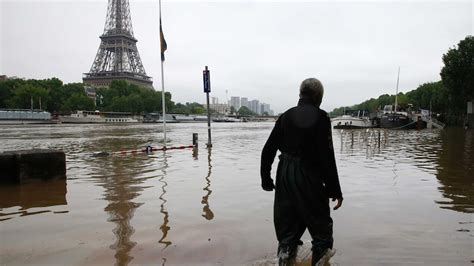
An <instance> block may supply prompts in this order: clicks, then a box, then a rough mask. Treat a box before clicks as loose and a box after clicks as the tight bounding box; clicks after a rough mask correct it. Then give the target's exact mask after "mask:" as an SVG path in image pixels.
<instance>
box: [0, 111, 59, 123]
mask: <svg viewBox="0 0 474 266" xmlns="http://www.w3.org/2000/svg"><path fill="white" fill-rule="evenodd" d="M50 123H55V121H52V120H51V113H49V112H46V111H43V110H28V109H3V110H0V124H2V125H24V124H50Z"/></svg>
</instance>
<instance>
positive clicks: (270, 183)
mask: <svg viewBox="0 0 474 266" xmlns="http://www.w3.org/2000/svg"><path fill="white" fill-rule="evenodd" d="M262 188H263V190H265V191H273V189H274V188H275V185H274V184H273V180H271V179H270V180H267V181H265V182H262Z"/></svg>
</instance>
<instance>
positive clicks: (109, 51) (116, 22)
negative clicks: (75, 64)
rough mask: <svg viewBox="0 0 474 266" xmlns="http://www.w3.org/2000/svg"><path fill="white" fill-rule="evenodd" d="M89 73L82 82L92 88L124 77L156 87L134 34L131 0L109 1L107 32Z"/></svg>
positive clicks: (105, 29)
mask: <svg viewBox="0 0 474 266" xmlns="http://www.w3.org/2000/svg"><path fill="white" fill-rule="evenodd" d="M100 39H101V43H100V46H99V50H98V51H97V55H96V56H95V59H94V63H92V67H91V69H90V71H89V73H84V77H83V79H82V80H83V82H84V83H85V84H86V85H89V86H92V87H105V86H109V85H110V83H111V82H112V81H113V80H125V81H127V82H129V83H133V84H136V85H139V86H143V87H148V88H153V81H152V79H151V77H149V76H147V74H146V72H145V68H144V67H143V64H142V61H141V59H140V55H139V54H138V49H137V45H136V43H137V39H135V37H134V36H133V29H132V19H131V17H130V6H129V3H128V0H109V3H108V7H107V18H106V21H105V27H104V33H103V34H102V35H101V36H100Z"/></svg>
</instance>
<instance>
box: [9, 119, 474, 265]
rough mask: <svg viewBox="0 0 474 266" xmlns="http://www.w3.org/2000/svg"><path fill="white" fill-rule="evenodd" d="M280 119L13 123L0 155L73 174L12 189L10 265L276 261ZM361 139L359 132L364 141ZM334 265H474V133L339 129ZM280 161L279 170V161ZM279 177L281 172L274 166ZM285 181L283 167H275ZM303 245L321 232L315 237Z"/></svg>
mask: <svg viewBox="0 0 474 266" xmlns="http://www.w3.org/2000/svg"><path fill="white" fill-rule="evenodd" d="M272 127H273V123H229V124H225V123H219V124H213V125H212V130H213V131H212V133H213V135H212V137H213V144H214V146H213V148H212V149H210V150H208V149H207V148H206V145H205V143H206V142H207V125H206V124H204V123H196V124H169V125H168V130H169V132H168V134H167V135H168V137H169V139H170V143H169V145H171V146H175V145H179V144H187V145H189V144H191V141H192V133H194V132H195V133H199V149H198V152H197V153H193V151H192V149H185V150H168V151H165V152H163V151H158V152H153V153H152V154H149V155H146V154H138V155H114V156H107V157H92V154H93V153H95V152H100V151H107V152H113V151H119V150H130V149H138V148H143V147H144V146H145V145H146V144H148V143H150V144H152V145H153V146H160V141H162V138H163V134H162V127H161V125H158V124H136V125H65V124H64V125H44V126H2V127H1V128H0V151H7V150H21V149H30V148H51V149H60V150H64V151H65V152H66V158H67V180H66V181H52V182H39V183H29V184H25V185H21V186H10V185H9V186H5V185H2V186H0V265H29V264H44V265H52V264H55V265H94V264H98V265H112V264H116V265H127V264H147V265H162V264H165V265H196V264H200V265H209V264H213V265H215V264H219V265H222V264H223V265H241V264H249V263H252V262H255V261H259V260H263V259H266V258H274V257H275V255H276V247H277V242H276V238H275V234H274V228H273V220H272V219H273V218H272V212H273V210H272V208H273V192H264V191H263V190H262V189H261V188H260V176H259V165H260V152H261V149H262V147H263V145H264V143H265V141H266V139H267V137H268V135H269V133H270V131H271V129H272ZM352 134H353V135H352ZM333 137H334V148H335V151H336V160H337V164H338V169H339V175H340V180H341V186H342V191H343V193H344V203H343V206H342V208H341V209H339V210H337V211H334V212H333V213H332V215H333V218H334V221H335V224H334V238H335V248H336V249H337V253H336V255H335V256H334V257H333V258H332V260H331V265H472V264H473V260H474V220H473V213H474V183H473V180H474V179H473V178H474V131H472V130H471V131H465V130H463V129H445V130H442V131H439V130H423V131H384V130H382V131H381V142H380V146H379V144H378V130H355V131H348V130H345V131H339V130H334V132H333ZM277 161H278V159H276V160H275V163H274V166H273V168H274V169H273V170H275V168H276V163H277ZM273 172H275V171H273ZM273 176H274V174H273ZM303 238H304V239H303V240H304V241H307V240H309V235H308V234H307V233H306V234H305V235H304V237H303Z"/></svg>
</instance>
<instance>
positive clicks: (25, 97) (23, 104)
mask: <svg viewBox="0 0 474 266" xmlns="http://www.w3.org/2000/svg"><path fill="white" fill-rule="evenodd" d="M47 99H48V91H47V90H46V89H44V88H41V87H35V86H33V85H31V84H21V83H20V84H19V85H18V87H16V88H15V89H14V90H13V95H12V97H10V99H8V100H7V107H9V108H18V109H28V108H31V106H32V104H33V108H35V109H36V108H39V107H40V106H39V105H40V101H41V107H42V108H44V109H46V107H47Z"/></svg>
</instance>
